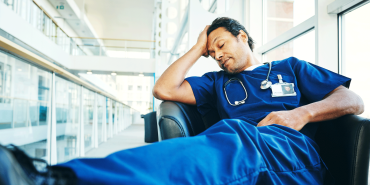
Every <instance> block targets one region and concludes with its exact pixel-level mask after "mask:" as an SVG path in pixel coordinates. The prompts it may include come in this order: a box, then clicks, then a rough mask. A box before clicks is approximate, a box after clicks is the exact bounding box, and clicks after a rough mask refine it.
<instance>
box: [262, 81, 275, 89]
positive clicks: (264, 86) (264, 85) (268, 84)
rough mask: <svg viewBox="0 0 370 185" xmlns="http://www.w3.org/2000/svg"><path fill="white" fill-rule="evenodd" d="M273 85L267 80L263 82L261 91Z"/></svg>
mask: <svg viewBox="0 0 370 185" xmlns="http://www.w3.org/2000/svg"><path fill="white" fill-rule="evenodd" d="M271 85H272V82H270V81H268V80H267V79H266V80H264V81H262V82H261V89H268V88H270V87H271Z"/></svg>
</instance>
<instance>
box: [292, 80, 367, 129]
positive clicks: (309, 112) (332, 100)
mask: <svg viewBox="0 0 370 185" xmlns="http://www.w3.org/2000/svg"><path fill="white" fill-rule="evenodd" d="M295 111H298V112H301V113H303V114H302V115H305V116H306V120H307V122H319V121H325V120H330V119H335V118H338V117H340V116H343V115H346V114H356V115H358V114H361V113H362V112H363V111H364V104H363V101H362V99H361V98H360V97H359V96H358V95H357V94H355V93H353V92H352V91H350V90H348V89H346V88H345V87H343V86H340V87H338V88H337V89H335V90H334V91H333V92H331V93H330V94H329V95H328V96H327V97H326V98H324V99H323V100H321V101H318V102H315V103H311V104H308V105H305V106H302V107H299V108H297V109H295Z"/></svg>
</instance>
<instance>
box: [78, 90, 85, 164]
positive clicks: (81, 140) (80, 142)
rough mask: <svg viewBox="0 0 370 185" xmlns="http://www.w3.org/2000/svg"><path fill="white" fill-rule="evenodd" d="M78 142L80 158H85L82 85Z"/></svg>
mask: <svg viewBox="0 0 370 185" xmlns="http://www.w3.org/2000/svg"><path fill="white" fill-rule="evenodd" d="M80 92H81V94H80V133H79V134H80V140H79V145H80V157H83V156H85V132H84V128H85V127H84V126H85V125H84V111H83V110H84V109H83V106H84V104H83V102H84V100H83V97H84V96H83V95H84V93H83V87H82V85H81V86H80Z"/></svg>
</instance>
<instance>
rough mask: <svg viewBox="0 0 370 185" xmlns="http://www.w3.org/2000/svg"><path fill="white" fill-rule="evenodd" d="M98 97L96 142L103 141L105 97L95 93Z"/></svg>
mask: <svg viewBox="0 0 370 185" xmlns="http://www.w3.org/2000/svg"><path fill="white" fill-rule="evenodd" d="M97 97H98V100H97V101H98V102H97V103H98V143H99V144H100V143H102V142H103V134H104V130H103V116H104V105H105V97H104V96H102V95H99V94H98V95H97Z"/></svg>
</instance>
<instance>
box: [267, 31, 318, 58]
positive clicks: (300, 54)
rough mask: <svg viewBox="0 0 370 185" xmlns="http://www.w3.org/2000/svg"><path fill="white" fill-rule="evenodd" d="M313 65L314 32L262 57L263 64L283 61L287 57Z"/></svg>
mask: <svg viewBox="0 0 370 185" xmlns="http://www.w3.org/2000/svg"><path fill="white" fill-rule="evenodd" d="M292 56H294V57H296V58H298V59H300V60H304V61H307V62H311V63H315V31H314V30H312V31H309V32H308V33H306V34H304V35H301V36H300V37H297V38H295V39H293V40H291V41H289V42H287V43H285V44H283V45H281V46H279V47H277V48H275V49H273V50H271V51H268V52H267V53H265V54H264V55H263V61H264V62H272V61H276V60H283V59H286V58H289V57H292Z"/></svg>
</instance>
